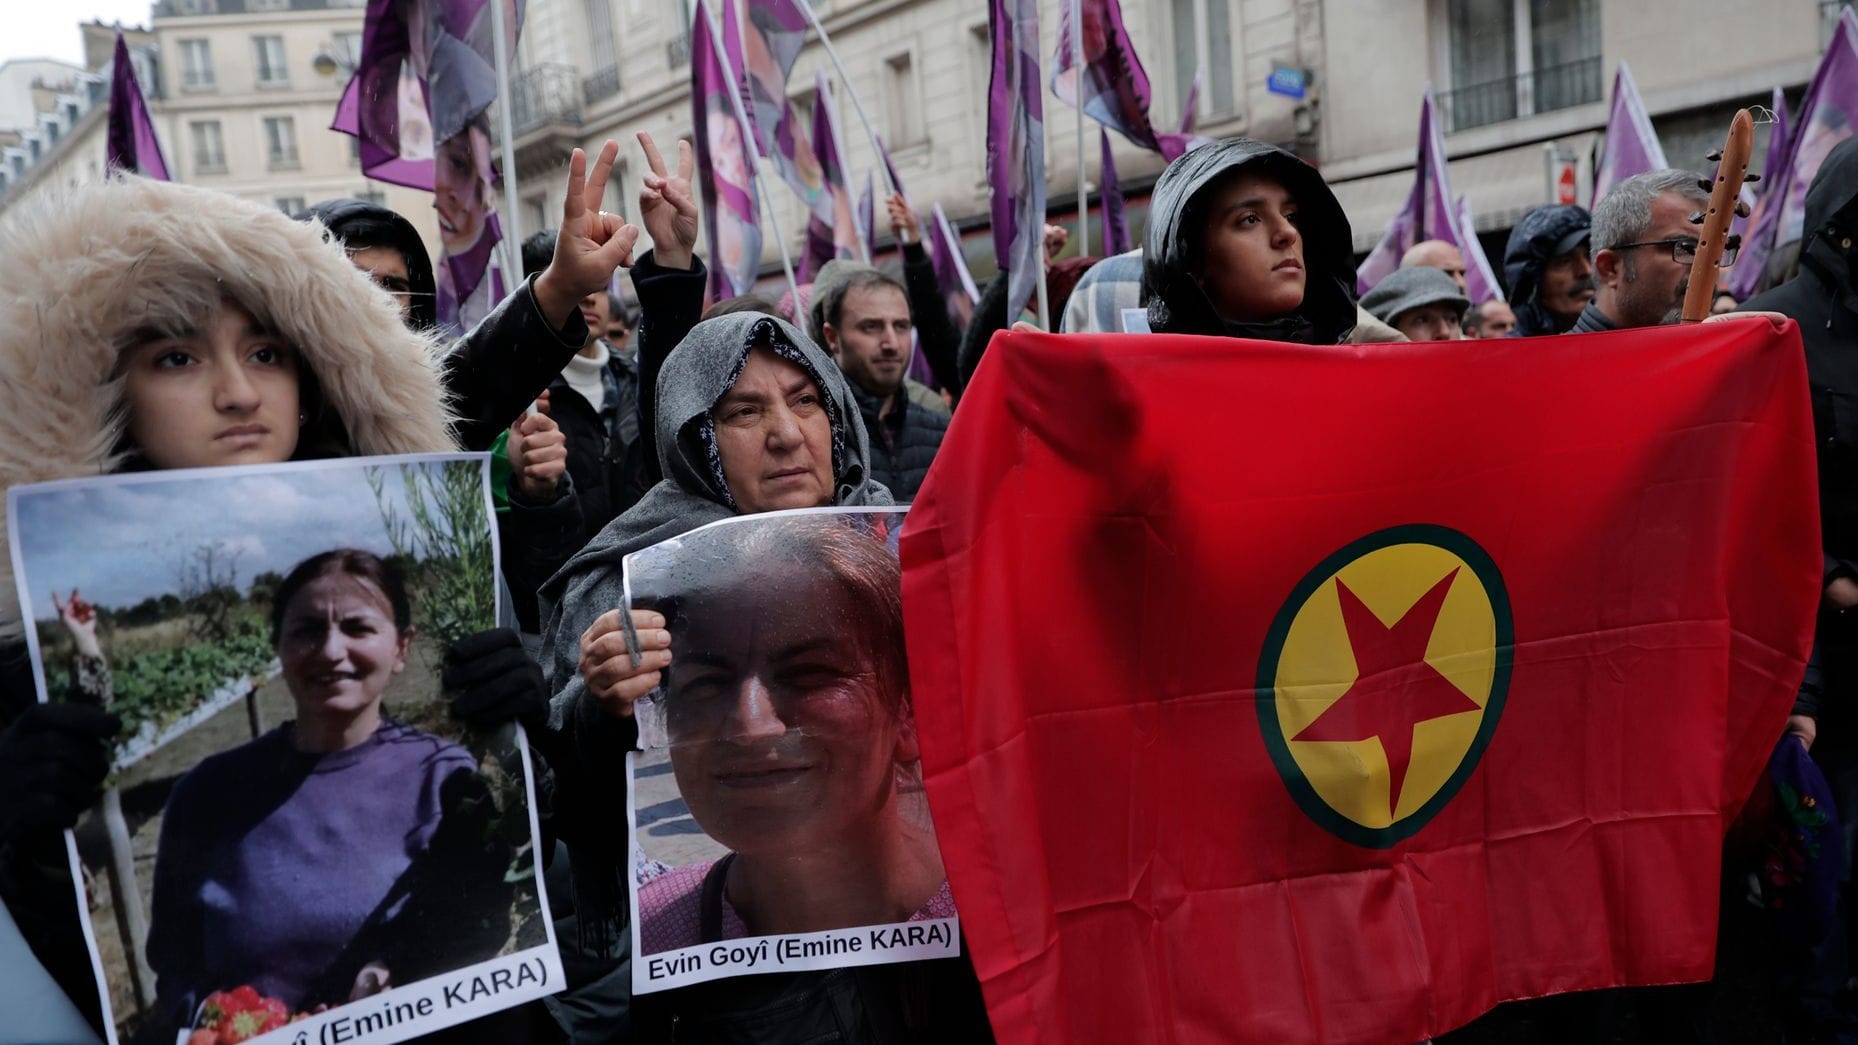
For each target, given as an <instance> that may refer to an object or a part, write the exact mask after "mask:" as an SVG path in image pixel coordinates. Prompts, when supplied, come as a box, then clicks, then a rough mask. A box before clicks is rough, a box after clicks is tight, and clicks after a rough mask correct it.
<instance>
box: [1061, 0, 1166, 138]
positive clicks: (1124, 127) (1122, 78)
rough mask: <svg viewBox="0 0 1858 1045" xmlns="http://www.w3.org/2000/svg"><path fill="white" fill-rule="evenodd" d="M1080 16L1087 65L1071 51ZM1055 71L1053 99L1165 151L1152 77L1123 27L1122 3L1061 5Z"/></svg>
mask: <svg viewBox="0 0 1858 1045" xmlns="http://www.w3.org/2000/svg"><path fill="white" fill-rule="evenodd" d="M1080 14H1081V16H1082V18H1083V33H1082V36H1083V48H1084V54H1083V58H1082V61H1081V62H1080V61H1079V58H1078V56H1077V55H1075V54H1073V53H1072V47H1071V42H1072V36H1073V30H1072V25H1071V20H1072V19H1073V18H1076V17H1079V16H1080ZM1034 46H1037V42H1036V41H1034ZM1052 68H1053V72H1052V94H1053V95H1054V96H1055V97H1056V98H1057V99H1058V100H1059V101H1061V102H1064V103H1065V104H1067V105H1070V106H1073V107H1076V106H1078V105H1079V104H1082V105H1083V107H1084V114H1085V115H1086V116H1089V117H1090V118H1091V119H1093V120H1096V121H1097V122H1098V123H1101V124H1104V125H1105V126H1108V127H1113V128H1115V129H1116V130H1117V131H1118V132H1119V133H1121V134H1122V135H1123V136H1124V137H1126V138H1128V139H1129V140H1130V141H1132V142H1135V143H1136V144H1137V145H1140V146H1142V147H1143V148H1145V149H1154V150H1156V151H1157V152H1159V151H1160V149H1161V144H1160V142H1159V141H1157V140H1156V137H1155V128H1154V127H1153V126H1152V125H1151V124H1150V123H1149V118H1148V103H1149V93H1150V91H1149V83H1148V73H1147V71H1145V70H1144V69H1143V68H1142V60H1141V59H1140V58H1137V57H1136V53H1135V44H1134V43H1132V42H1131V41H1130V39H1129V31H1128V30H1127V29H1126V28H1124V26H1123V9H1122V4H1121V3H1120V2H1118V0H1059V4H1058V53H1057V55H1056V56H1055V57H1054V59H1053V61H1052ZM1080 84H1081V87H1082V91H1081V93H1082V101H1081V102H1080V101H1079V94H1080V90H1079V88H1080Z"/></svg>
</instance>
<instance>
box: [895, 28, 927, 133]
mask: <svg viewBox="0 0 1858 1045" xmlns="http://www.w3.org/2000/svg"><path fill="white" fill-rule="evenodd" d="M884 98H885V100H886V101H887V102H888V103H889V105H890V147H891V148H893V149H903V148H908V147H909V146H912V145H921V144H922V143H923V142H925V141H927V140H928V138H929V132H928V130H927V128H926V125H925V124H924V123H923V104H922V91H921V90H920V89H919V88H918V86H917V83H916V63H915V62H914V61H912V60H911V58H910V55H909V52H907V51H906V52H904V53H903V54H893V55H891V56H890V57H889V58H886V59H884Z"/></svg>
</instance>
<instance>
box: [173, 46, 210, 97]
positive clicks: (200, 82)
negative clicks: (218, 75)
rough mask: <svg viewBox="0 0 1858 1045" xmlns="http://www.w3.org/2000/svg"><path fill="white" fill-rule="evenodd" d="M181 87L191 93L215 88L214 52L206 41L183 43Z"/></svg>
mask: <svg viewBox="0 0 1858 1045" xmlns="http://www.w3.org/2000/svg"><path fill="white" fill-rule="evenodd" d="M181 86H182V87H183V88H185V89H187V90H190V91H204V90H207V89H209V88H211V87H212V86H213V51H212V48H211V47H210V46H208V44H207V42H206V41H205V40H182V41H181Z"/></svg>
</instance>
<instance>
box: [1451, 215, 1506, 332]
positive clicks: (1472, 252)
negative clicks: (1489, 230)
mask: <svg viewBox="0 0 1858 1045" xmlns="http://www.w3.org/2000/svg"><path fill="white" fill-rule="evenodd" d="M1458 232H1459V234H1460V235H1462V236H1464V242H1462V243H1460V244H1459V246H1458V252H1459V253H1460V254H1463V255H1464V278H1465V286H1467V287H1476V286H1483V287H1489V288H1490V297H1488V298H1483V297H1475V296H1474V300H1475V302H1476V303H1477V304H1479V305H1481V304H1483V303H1484V302H1486V301H1489V300H1491V298H1495V297H1498V296H1499V295H1498V294H1497V290H1496V288H1498V287H1501V286H1502V285H1503V284H1501V283H1499V282H1497V273H1496V270H1495V269H1493V268H1491V267H1490V256H1489V255H1488V254H1485V253H1484V243H1483V241H1482V240H1479V239H1478V238H1477V222H1475V221H1473V220H1472V218H1471V200H1470V199H1469V198H1468V197H1465V196H1460V197H1458Z"/></svg>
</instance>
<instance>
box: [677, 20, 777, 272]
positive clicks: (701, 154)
mask: <svg viewBox="0 0 1858 1045" xmlns="http://www.w3.org/2000/svg"><path fill="white" fill-rule="evenodd" d="M713 25H714V23H712V22H711V21H710V11H709V6H708V4H707V3H706V2H705V0H697V7H696V14H695V19H694V22H693V24H692V26H691V30H690V34H691V45H690V105H691V110H692V112H691V118H692V120H693V121H694V126H695V127H696V128H697V130H696V133H695V134H694V135H693V137H695V138H696V146H697V148H696V153H697V177H698V179H699V181H700V182H701V184H702V197H703V226H704V228H705V229H706V230H707V232H708V234H709V247H710V257H709V263H710V286H709V293H710V300H711V301H712V302H714V301H721V300H723V299H724V298H732V297H736V296H738V295H741V294H747V293H749V292H750V291H751V290H753V289H754V287H755V280H756V278H757V277H758V276H759V275H760V274H761V212H760V209H759V208H758V206H757V201H756V199H755V155H754V148H755V145H754V137H753V135H752V134H751V132H750V131H749V129H748V128H747V127H745V126H744V125H743V120H742V117H741V104H740V103H741V95H740V92H739V90H738V80H737V79H736V76H735V74H734V71H733V70H731V69H730V68H729V67H728V65H727V64H726V62H725V61H724V55H723V54H722V53H721V52H719V51H718V50H717V49H716V45H715V38H714V36H713V34H712V28H713Z"/></svg>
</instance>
